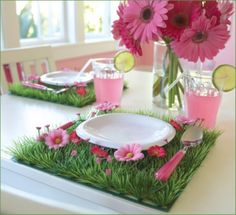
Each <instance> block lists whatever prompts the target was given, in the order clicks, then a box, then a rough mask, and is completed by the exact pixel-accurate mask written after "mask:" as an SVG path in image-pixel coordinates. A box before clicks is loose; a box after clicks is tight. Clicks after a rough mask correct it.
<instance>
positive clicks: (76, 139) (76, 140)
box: [70, 131, 83, 144]
mask: <svg viewBox="0 0 236 215" xmlns="http://www.w3.org/2000/svg"><path fill="white" fill-rule="evenodd" d="M70 141H71V142H72V143H74V144H80V143H81V142H82V141H83V139H81V138H80V137H78V136H77V133H76V131H72V132H71V133H70Z"/></svg>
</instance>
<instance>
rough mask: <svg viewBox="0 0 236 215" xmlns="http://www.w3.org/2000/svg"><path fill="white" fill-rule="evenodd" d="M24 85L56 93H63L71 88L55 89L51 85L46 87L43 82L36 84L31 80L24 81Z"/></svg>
mask: <svg viewBox="0 0 236 215" xmlns="http://www.w3.org/2000/svg"><path fill="white" fill-rule="evenodd" d="M22 85H23V86H25V87H30V88H33V89H38V90H46V91H50V92H52V93H54V94H60V93H63V92H65V91H67V90H69V89H70V88H69V87H65V88H62V89H60V90H54V89H52V88H50V87H46V86H44V85H42V84H36V83H32V82H29V81H23V82H22Z"/></svg>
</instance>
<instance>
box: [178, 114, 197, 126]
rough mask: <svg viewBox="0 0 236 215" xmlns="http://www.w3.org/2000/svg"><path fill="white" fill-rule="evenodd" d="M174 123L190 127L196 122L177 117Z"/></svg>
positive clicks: (184, 117) (182, 116) (180, 116)
mask: <svg viewBox="0 0 236 215" xmlns="http://www.w3.org/2000/svg"><path fill="white" fill-rule="evenodd" d="M175 121H176V122H177V123H179V124H182V125H192V124H194V123H195V122H196V120H193V119H189V118H188V117H186V116H184V115H179V116H177V117H176V118H175Z"/></svg>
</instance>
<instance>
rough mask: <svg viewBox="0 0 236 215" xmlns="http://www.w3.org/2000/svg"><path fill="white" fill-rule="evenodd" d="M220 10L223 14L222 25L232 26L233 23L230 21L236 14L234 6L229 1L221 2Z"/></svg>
mask: <svg viewBox="0 0 236 215" xmlns="http://www.w3.org/2000/svg"><path fill="white" fill-rule="evenodd" d="M218 9H219V11H220V13H221V17H220V23H222V24H228V25H230V24H231V22H230V20H229V18H230V16H232V14H233V13H234V11H233V10H234V4H233V3H232V2H229V1H228V0H226V1H223V2H219V3H218Z"/></svg>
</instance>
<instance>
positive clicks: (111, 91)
mask: <svg viewBox="0 0 236 215" xmlns="http://www.w3.org/2000/svg"><path fill="white" fill-rule="evenodd" d="M94 89H95V95H96V103H97V104H101V103H104V102H111V103H112V104H114V105H117V106H120V102H121V96H122V92H123V76H119V77H114V78H102V77H96V76H95V77H94Z"/></svg>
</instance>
